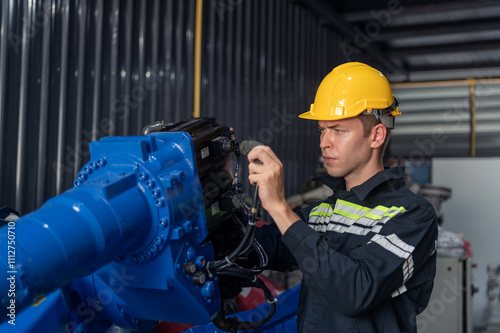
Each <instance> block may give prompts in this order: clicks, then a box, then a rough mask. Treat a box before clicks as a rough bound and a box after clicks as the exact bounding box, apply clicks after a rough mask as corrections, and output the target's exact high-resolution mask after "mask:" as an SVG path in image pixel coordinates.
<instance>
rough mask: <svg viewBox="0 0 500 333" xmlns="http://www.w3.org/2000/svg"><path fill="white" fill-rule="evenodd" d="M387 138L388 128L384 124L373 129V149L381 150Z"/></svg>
mask: <svg viewBox="0 0 500 333" xmlns="http://www.w3.org/2000/svg"><path fill="white" fill-rule="evenodd" d="M386 136H387V128H386V127H385V125H384V124H382V123H380V124H377V125H375V126H373V128H372V135H371V138H372V142H371V147H372V148H380V147H381V146H382V145H383V144H384V141H385V137H386Z"/></svg>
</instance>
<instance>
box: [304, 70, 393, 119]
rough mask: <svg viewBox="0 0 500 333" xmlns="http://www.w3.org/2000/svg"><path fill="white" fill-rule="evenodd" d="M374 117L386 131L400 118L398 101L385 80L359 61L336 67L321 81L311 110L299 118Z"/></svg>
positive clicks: (379, 73) (380, 74) (376, 71)
mask: <svg viewBox="0 0 500 333" xmlns="http://www.w3.org/2000/svg"><path fill="white" fill-rule="evenodd" d="M361 113H364V114H373V115H374V116H375V117H377V118H379V117H380V119H381V120H382V123H383V124H384V125H385V126H386V127H389V128H393V127H394V117H395V116H399V115H400V114H401V112H399V100H398V99H397V98H396V97H394V96H393V95H392V89H391V86H390V84H389V81H387V79H386V77H385V76H384V75H383V74H382V73H381V72H380V71H378V70H376V69H375V68H373V67H370V66H368V65H366V64H363V63H360V62H348V63H345V64H342V65H340V66H337V67H335V68H334V69H333V71H331V72H330V73H329V74H328V75H327V76H326V77H325V78H324V79H323V81H322V82H321V84H320V86H319V88H318V91H317V92H316V98H315V99H314V104H311V109H310V110H309V111H308V112H305V113H303V114H301V115H299V117H300V118H304V119H314V120H338V119H344V118H351V117H356V116H357V115H359V114H361Z"/></svg>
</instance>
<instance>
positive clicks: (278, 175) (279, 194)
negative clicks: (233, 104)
mask: <svg viewBox="0 0 500 333" xmlns="http://www.w3.org/2000/svg"><path fill="white" fill-rule="evenodd" d="M247 157H248V160H249V161H250V162H251V163H250V165H249V166H248V170H249V173H250V175H249V176H248V180H249V181H250V183H251V184H257V185H259V198H260V201H261V202H262V208H264V209H265V210H266V211H267V212H268V213H269V215H271V217H272V218H273V220H274V222H275V223H276V225H277V226H278V228H279V229H280V231H281V233H282V234H283V233H285V231H286V230H287V229H288V227H289V226H291V225H292V224H293V223H294V222H296V221H297V220H299V217H298V216H297V215H296V214H295V213H294V212H293V211H292V209H291V208H290V207H289V206H288V203H287V201H286V198H285V190H284V186H283V164H282V163H281V161H280V160H279V158H278V157H277V156H276V154H274V152H273V151H272V149H271V148H269V147H267V146H257V147H255V148H254V149H252V150H251V151H250V153H248V156H247ZM257 159H258V160H259V161H261V162H262V164H257V163H253V162H255V161H256V160H257Z"/></svg>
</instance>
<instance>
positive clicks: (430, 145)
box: [391, 78, 500, 164]
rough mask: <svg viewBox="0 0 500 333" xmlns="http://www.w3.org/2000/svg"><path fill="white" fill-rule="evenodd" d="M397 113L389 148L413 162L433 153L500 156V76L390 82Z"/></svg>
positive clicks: (417, 161) (464, 155) (435, 154)
mask: <svg viewBox="0 0 500 333" xmlns="http://www.w3.org/2000/svg"><path fill="white" fill-rule="evenodd" d="M393 86H394V89H393V90H394V94H395V95H396V96H398V97H399V98H400V105H401V107H400V109H401V112H402V116H401V117H399V118H398V119H397V121H396V124H397V125H396V128H395V129H394V131H393V132H392V135H391V139H392V141H391V152H392V154H393V155H394V156H396V157H403V158H406V159H408V160H409V161H410V162H411V163H413V164H418V163H420V162H423V161H425V160H429V159H431V158H432V157H468V156H482V157H486V156H500V112H499V107H498V106H499V105H500V80H499V79H495V78H480V79H475V80H472V79H470V80H457V81H444V82H439V81H435V82H415V83H408V84H404V83H402V84H395V85H393Z"/></svg>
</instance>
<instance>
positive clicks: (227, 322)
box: [213, 277, 276, 333]
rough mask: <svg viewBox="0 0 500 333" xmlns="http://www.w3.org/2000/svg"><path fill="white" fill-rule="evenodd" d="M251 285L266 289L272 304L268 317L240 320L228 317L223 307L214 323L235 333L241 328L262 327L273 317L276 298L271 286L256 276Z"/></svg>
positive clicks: (265, 294)
mask: <svg viewBox="0 0 500 333" xmlns="http://www.w3.org/2000/svg"><path fill="white" fill-rule="evenodd" d="M251 285H253V286H255V287H257V288H260V289H262V290H263V291H264V297H265V298H266V301H267V302H268V303H269V304H271V307H270V309H269V313H268V314H267V315H266V317H265V318H264V319H262V320H259V321H240V320H239V319H238V318H237V317H230V318H227V317H226V314H225V312H224V309H222V310H221V311H220V312H219V313H218V315H217V317H216V318H215V319H214V321H213V323H214V325H215V326H216V327H217V328H219V329H221V330H224V331H226V332H233V333H236V332H237V331H241V330H247V331H248V330H251V329H252V328H256V327H260V326H262V325H264V324H266V323H267V322H268V321H269V320H270V319H271V318H272V316H273V315H274V313H275V312H276V299H275V298H274V296H273V294H272V293H271V291H270V290H269V288H267V286H266V284H265V283H264V282H263V281H262V280H261V279H259V278H258V277H255V280H254V281H252V282H251Z"/></svg>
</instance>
